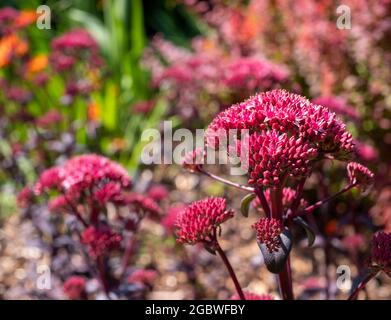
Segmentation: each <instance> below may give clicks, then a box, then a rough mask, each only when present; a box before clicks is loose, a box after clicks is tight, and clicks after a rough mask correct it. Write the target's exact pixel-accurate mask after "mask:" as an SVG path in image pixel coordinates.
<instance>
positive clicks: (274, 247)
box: [252, 218, 283, 252]
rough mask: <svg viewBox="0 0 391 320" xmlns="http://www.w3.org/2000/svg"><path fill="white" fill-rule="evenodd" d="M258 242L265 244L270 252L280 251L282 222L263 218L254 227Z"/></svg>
mask: <svg viewBox="0 0 391 320" xmlns="http://www.w3.org/2000/svg"><path fill="white" fill-rule="evenodd" d="M252 227H253V228H254V229H255V231H256V235H257V240H258V242H260V243H262V244H265V245H266V247H267V249H268V250H269V252H274V251H278V249H279V248H280V247H281V242H280V238H279V236H280V234H281V232H282V230H283V227H282V223H281V221H279V220H277V219H274V218H261V219H259V220H258V221H257V222H256V223H255V224H254V225H253V226H252Z"/></svg>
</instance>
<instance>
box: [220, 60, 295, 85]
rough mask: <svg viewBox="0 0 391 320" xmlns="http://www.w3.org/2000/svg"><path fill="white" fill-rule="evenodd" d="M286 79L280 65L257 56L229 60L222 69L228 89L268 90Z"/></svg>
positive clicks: (286, 75)
mask: <svg viewBox="0 0 391 320" xmlns="http://www.w3.org/2000/svg"><path fill="white" fill-rule="evenodd" d="M287 79H288V71H287V70H286V69H284V68H283V67H282V66H279V65H275V64H273V63H271V62H270V61H267V60H264V59H261V58H258V57H241V58H238V59H232V60H231V61H229V62H228V63H227V64H226V66H225V67H224V69H223V79H222V81H223V83H224V85H225V86H227V87H228V88H230V89H234V90H248V91H250V92H254V91H256V90H269V89H272V88H273V87H275V85H276V84H282V83H284V82H285V81H287Z"/></svg>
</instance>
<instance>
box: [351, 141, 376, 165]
mask: <svg viewBox="0 0 391 320" xmlns="http://www.w3.org/2000/svg"><path fill="white" fill-rule="evenodd" d="M354 144H355V146H356V149H355V151H356V155H357V157H358V158H359V159H361V160H363V161H366V162H372V161H376V160H378V159H379V152H378V151H377V149H376V148H375V147H373V146H372V145H370V144H367V143H363V142H360V141H357V140H355V141H354Z"/></svg>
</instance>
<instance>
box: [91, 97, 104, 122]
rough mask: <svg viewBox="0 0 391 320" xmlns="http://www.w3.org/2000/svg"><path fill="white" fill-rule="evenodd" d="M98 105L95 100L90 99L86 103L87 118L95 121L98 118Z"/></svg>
mask: <svg viewBox="0 0 391 320" xmlns="http://www.w3.org/2000/svg"><path fill="white" fill-rule="evenodd" d="M100 110H101V109H100V106H99V104H98V103H96V102H95V101H91V102H90V103H89V105H88V120H90V121H94V122H97V121H99V120H100Z"/></svg>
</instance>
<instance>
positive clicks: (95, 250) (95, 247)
mask: <svg viewBox="0 0 391 320" xmlns="http://www.w3.org/2000/svg"><path fill="white" fill-rule="evenodd" d="M121 240H122V237H121V235H119V234H117V233H114V232H113V231H111V230H110V228H109V227H108V226H101V227H99V228H95V227H93V226H90V227H88V228H87V229H85V230H84V231H83V233H82V235H81V242H82V243H83V244H85V245H86V246H87V247H88V253H89V254H90V256H91V257H92V258H94V259H96V258H98V257H101V256H102V255H104V254H106V253H108V252H109V251H110V250H113V249H117V248H118V247H119V245H120V243H121Z"/></svg>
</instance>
